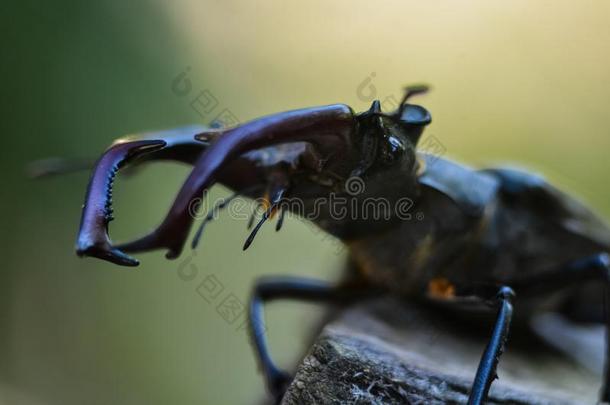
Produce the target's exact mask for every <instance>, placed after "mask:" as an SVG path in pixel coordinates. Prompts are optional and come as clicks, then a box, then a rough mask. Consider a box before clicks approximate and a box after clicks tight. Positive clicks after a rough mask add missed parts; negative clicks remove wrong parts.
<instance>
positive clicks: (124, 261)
mask: <svg viewBox="0 0 610 405" xmlns="http://www.w3.org/2000/svg"><path fill="white" fill-rule="evenodd" d="M76 254H77V255H78V256H80V257H83V256H91V257H97V258H98V259H103V260H107V261H109V262H112V263H114V264H118V265H121V266H129V267H135V266H138V265H139V264H140V262H139V261H138V260H137V259H135V258H133V257H131V256H129V255H127V254H125V253H124V252H122V251H121V250H120V249H118V248H113V247H111V246H110V244H107V245H105V246H96V245H88V246H80V245H79V246H78V247H77V249H76Z"/></svg>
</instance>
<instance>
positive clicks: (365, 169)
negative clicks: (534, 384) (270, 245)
mask: <svg viewBox="0 0 610 405" xmlns="http://www.w3.org/2000/svg"><path fill="white" fill-rule="evenodd" d="M426 90H427V88H426V87H425V86H412V87H408V88H407V89H406V91H405V95H404V97H403V99H402V100H401V102H400V103H399V105H398V107H397V109H396V110H395V111H393V112H391V113H384V112H383V111H382V110H381V107H380V103H379V101H374V102H373V104H372V106H371V107H370V109H369V110H367V111H364V112H362V113H354V112H353V110H352V109H351V108H350V107H348V106H347V105H344V104H334V105H328V106H322V107H315V108H306V109H300V110H294V111H288V112H282V113H278V114H273V115H269V116H266V117H263V118H259V119H255V120H253V121H250V122H247V123H245V124H243V125H238V126H236V127H233V128H222V127H218V126H217V127H210V128H204V127H188V128H181V129H177V130H170V131H165V132H154V133H149V134H145V135H141V136H135V137H127V138H122V139H119V140H117V141H116V142H114V143H113V144H112V145H111V146H110V147H109V148H108V149H107V150H106V152H104V154H103V155H102V156H101V158H100V159H99V160H98V161H97V163H96V165H95V167H94V169H93V174H92V176H91V179H90V182H89V186H88V189H87V194H86V197H85V204H84V206H83V211H82V218H81V225H80V230H79V233H78V239H77V253H78V255H79V256H94V257H98V258H100V259H104V260H108V261H110V262H113V263H116V264H119V265H125V266H136V265H138V261H137V260H136V259H135V258H133V257H131V256H130V255H129V253H135V252H143V251H149V250H154V249H165V250H167V257H168V258H175V257H177V256H178V255H179V254H180V253H181V251H182V250H183V247H184V245H185V243H186V241H187V237H188V235H189V232H190V230H191V227H192V224H193V221H194V218H193V215H192V213H191V212H190V209H189V207H190V204H191V202H192V201H193V200H194V199H195V198H198V197H200V196H201V195H202V194H203V193H205V192H206V190H208V189H209V188H210V187H211V186H212V185H213V184H215V183H221V184H223V185H225V186H226V187H228V188H230V189H232V190H234V191H235V193H236V195H243V196H246V197H251V198H258V197H261V196H265V199H266V200H265V201H266V202H267V203H266V210H265V212H264V214H263V215H262V218H261V219H260V221H259V222H258V224H257V226H256V227H255V228H254V230H253V231H252V233H251V235H250V237H249V238H248V239H247V241H246V244H245V246H244V249H245V248H247V247H248V246H249V245H250V244H251V243H252V240H253V238H254V235H255V234H256V232H257V231H258V230H259V229H260V226H261V225H262V224H263V223H264V222H265V221H266V220H267V219H269V218H270V217H271V216H272V215H273V214H275V213H276V212H278V211H279V212H281V214H280V215H279V221H280V222H278V225H279V226H281V220H282V218H283V213H284V212H285V211H287V210H288V211H290V210H293V211H294V207H292V206H291V205H285V204H283V203H284V202H285V201H287V200H288V199H290V198H292V199H294V198H297V199H298V200H299V201H300V202H301V205H300V208H299V211H300V212H298V214H299V215H301V216H304V217H306V218H308V219H310V220H312V221H313V222H314V223H315V224H316V225H317V226H319V227H320V228H321V229H323V230H324V231H325V232H328V233H330V234H332V235H334V236H336V237H337V238H339V239H340V240H341V241H343V242H344V243H345V244H346V245H347V246H348V247H349V257H350V262H351V263H353V265H352V266H350V268H349V271H348V272H347V274H346V277H345V281H344V282H342V283H340V284H339V285H329V284H328V283H325V282H321V281H315V280H311V279H301V278H281V279H278V278H266V279H262V280H260V281H259V282H258V283H257V284H256V285H255V287H254V290H253V294H252V298H251V301H250V306H249V319H250V322H249V324H250V331H251V335H252V339H253V343H254V348H255V351H256V355H257V358H258V360H259V362H260V365H261V367H262V370H263V373H264V377H265V381H266V384H267V387H268V389H269V391H270V393H271V394H272V395H273V396H274V398H275V399H276V400H277V401H279V400H280V399H281V397H282V395H283V393H284V392H285V390H286V387H287V385H288V384H289V382H290V381H291V378H290V375H289V374H288V373H286V372H284V371H282V370H280V369H279V368H278V367H276V366H275V364H274V363H273V361H272V360H271V357H270V354H269V351H268V348H267V344H266V339H265V336H264V334H263V328H264V326H263V325H262V311H263V304H264V302H265V301H268V300H273V299H277V298H292V299H302V300H322V301H327V300H343V299H347V298H350V297H356V296H358V295H359V294H363V293H366V291H371V290H376V289H380V290H386V291H391V292H394V293H398V294H401V295H404V296H405V297H419V298H424V299H428V300H437V301H443V302H446V303H448V304H451V305H454V304H455V305H460V303H463V302H466V301H468V300H472V299H479V300H480V301H481V302H488V303H489V302H492V303H493V306H495V307H496V308H497V315H496V321H495V326H494V329H493V332H492V336H491V338H490V341H489V344H488V346H487V347H486V348H485V350H484V352H483V354H482V357H481V361H480V363H479V367H478V370H477V373H476V376H475V379H474V383H473V386H472V389H471V391H470V393H469V395H470V396H469V403H470V404H481V403H483V402H484V401H485V399H486V396H487V394H488V391H489V388H490V386H491V383H492V381H493V379H494V376H495V370H496V367H497V365H498V362H499V357H500V354H501V352H502V350H503V346H504V344H505V342H506V339H507V334H508V330H509V327H510V324H511V320H512V315H513V301H514V300H515V292H516V293H517V294H518V297H519V298H518V305H517V308H518V311H515V319H519V318H528V317H530V316H532V315H533V314H534V313H536V312H537V311H538V310H542V309H543V308H546V307H547V306H548V305H549V304H548V303H549V302H553V303H555V304H556V302H557V300H551V298H552V297H557V296H558V294H559V293H561V297H562V299H561V300H560V301H561V302H563V303H564V304H566V305H562V306H561V307H557V308H556V309H558V310H561V311H571V312H573V313H586V314H587V316H588V317H589V318H593V319H595V320H597V321H599V322H604V316H603V313H604V311H603V310H604V308H602V307H603V305H602V304H601V302H602V297H603V294H608V292H607V291H608V289H606V292H604V288H605V287H606V285H607V284H608V281H609V268H610V267H609V266H610V260H609V256H608V254H607V253H606V252H608V251H609V247H610V230H609V229H608V227H607V226H606V225H605V224H604V223H603V221H601V220H600V219H599V218H598V217H596V216H595V215H594V214H593V213H592V212H591V211H590V210H589V209H587V208H586V207H585V206H583V205H582V204H581V203H579V202H577V201H576V200H575V199H574V198H572V197H570V196H568V195H566V194H565V193H563V192H561V191H559V190H558V189H556V188H554V187H552V186H551V185H549V184H548V183H547V182H545V181H544V180H543V179H542V178H541V177H539V176H536V175H534V174H530V173H527V172H522V171H518V170H514V169H509V168H493V169H486V170H473V169H470V168H467V167H465V166H462V165H460V164H457V163H454V162H451V161H449V160H446V159H443V158H438V157H431V156H429V155H426V154H424V153H420V152H417V151H416V145H417V142H418V140H419V138H420V136H421V134H422V132H423V129H424V128H425V126H426V125H428V124H429V123H430V122H431V116H430V114H429V113H428V111H427V110H426V109H425V108H424V107H421V106H419V105H416V104H411V103H409V102H408V101H409V100H410V98H411V97H412V96H414V95H416V94H420V93H423V92H425V91H426ZM154 160H172V161H179V162H183V163H187V164H191V165H193V170H192V172H191V173H190V175H189V176H188V178H187V179H186V181H185V182H184V184H183V185H182V188H181V189H180V190H179V191H178V194H177V196H176V198H175V200H174V202H173V204H172V206H171V208H170V209H169V212H168V213H167V215H166V217H165V218H164V219H163V221H162V222H161V223H160V225H159V226H158V227H157V228H156V229H154V230H153V231H152V232H150V233H149V234H147V235H145V236H143V237H141V238H139V239H137V240H134V241H131V242H127V243H123V244H120V245H116V246H115V245H114V244H113V243H112V241H111V240H110V238H109V236H108V223H109V222H110V221H111V220H112V198H111V197H112V186H113V181H114V178H115V175H116V173H117V171H118V170H119V169H120V168H122V167H124V166H127V165H137V164H139V163H141V162H144V161H154ZM354 178H356V179H359V181H361V182H362V185H363V187H362V193H360V194H357V195H356V194H355V193H350V192H348V190H345V187H344V185H345V184H346V181H348V180H349V179H354ZM331 194H336V195H339V196H341V197H342V198H345V199H347V200H349V201H352V202H353V201H356V202H357V203H358V202H362V200H363V199H365V198H373V197H374V198H383V199H384V200H385V201H387V202H389V203H390V204H396V203H397V202H398V201H399V200H400V199H404V198H408V199H410V200H411V201H413V203H414V207H415V208H416V209H417V210H418V211H420V212H422V213H423V214H424V217H423V219H422V220H421V221H408V220H404V219H402V218H400V217H399V216H398V215H396V214H395V213H390V215H389V216H387V217H386V218H384V219H383V220H376V221H371V220H370V219H366V218H363V217H362V216H360V215H357V213H355V212H349V213H348V215H347V216H342V217H337V216H335V215H332V214H331V212H330V210H329V209H328V206H324V205H322V207H326V208H323V209H321V210H320V205H316V204H315V202H316V200H318V199H320V198H328V197H329V196H330V195H331ZM222 205H223V204H220V205H219V206H216V207H214V208H213V210H216V209H219V208H222ZM225 205H226V204H225ZM355 206H358V204H347V205H346V207H348V210H349V209H351V208H350V207H355ZM314 211H315V216H311V215H310V214H312V212H314ZM209 218H210V216H209V217H208V219H209ZM204 223H205V222H204ZM200 235H201V232H197V234H196V237H195V239H194V241H193V247H194V246H195V245H196V243H197V241H198V240H199V236H200ZM363 286H364V287H363ZM439 286H440V287H439ZM439 289H440V290H442V291H443V292H442V293H440V294H439ZM583 291H587V292H589V291H590V293H587V294H583ZM583 297H586V298H583ZM587 297H588V298H587ZM576 298H578V299H576ZM490 299H493V300H492V301H490ZM516 302H517V301H516ZM567 303H569V305H567ZM606 303H607V304H606V305H608V303H610V297H606ZM606 310H607V311H608V312H609V313H610V309H608V308H606ZM605 322H606V328H608V325H609V323H608V320H605ZM606 358H608V348H607V349H606ZM608 378H609V376H608V368H606V373H605V375H604V380H603V386H602V390H601V394H600V400H601V401H603V402H609V401H610V381H609V380H608Z"/></svg>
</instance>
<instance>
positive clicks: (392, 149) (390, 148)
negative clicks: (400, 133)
mask: <svg viewBox="0 0 610 405" xmlns="http://www.w3.org/2000/svg"><path fill="white" fill-rule="evenodd" d="M405 149H406V148H405V145H404V143H403V141H402V140H401V139H400V138H398V137H396V136H393V135H390V136H388V137H387V138H386V142H384V146H383V147H382V156H381V158H382V160H383V162H384V163H385V164H392V163H394V162H396V161H397V160H398V159H400V157H401V156H402V155H403V154H404V152H405Z"/></svg>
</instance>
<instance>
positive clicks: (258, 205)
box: [246, 204, 260, 230]
mask: <svg viewBox="0 0 610 405" xmlns="http://www.w3.org/2000/svg"><path fill="white" fill-rule="evenodd" d="M258 207H260V204H256V206H255V207H254V209H252V214H250V218H249V219H248V225H247V227H246V229H248V230H250V229H252V227H253V226H254V219H255V218H256V211H257V210H258Z"/></svg>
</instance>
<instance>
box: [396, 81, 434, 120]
mask: <svg viewBox="0 0 610 405" xmlns="http://www.w3.org/2000/svg"><path fill="white" fill-rule="evenodd" d="M429 90H430V86H428V85H425V84H415V85H411V86H407V87H405V95H404V96H403V97H402V100H400V104H398V112H397V113H396V115H397V116H399V117H400V116H402V113H403V112H404V110H405V107H406V106H407V100H409V99H410V98H411V97H413V96H416V95H418V94H424V93H427V92H428V91H429Z"/></svg>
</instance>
